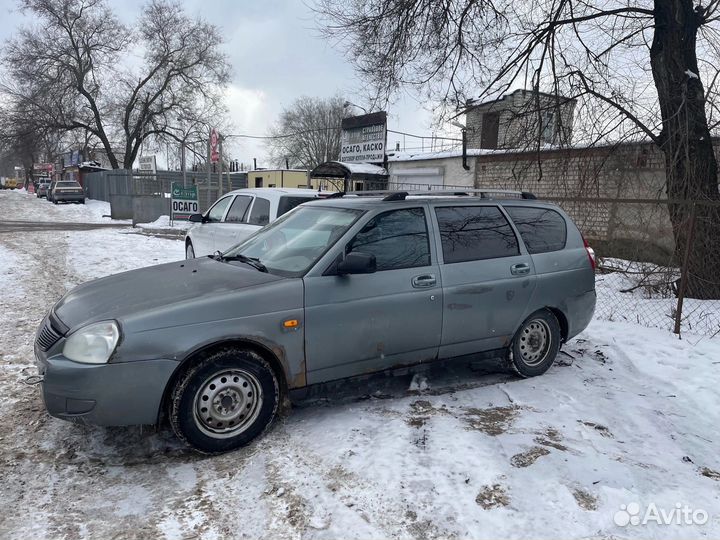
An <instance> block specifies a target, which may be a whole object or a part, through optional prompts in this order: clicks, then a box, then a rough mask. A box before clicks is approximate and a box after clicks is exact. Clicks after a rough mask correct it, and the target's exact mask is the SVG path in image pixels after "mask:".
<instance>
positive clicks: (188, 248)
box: [185, 242, 195, 259]
mask: <svg viewBox="0 0 720 540" xmlns="http://www.w3.org/2000/svg"><path fill="white" fill-rule="evenodd" d="M185 258H186V259H194V258H195V250H194V249H193V245H192V242H188V243H187V244H185Z"/></svg>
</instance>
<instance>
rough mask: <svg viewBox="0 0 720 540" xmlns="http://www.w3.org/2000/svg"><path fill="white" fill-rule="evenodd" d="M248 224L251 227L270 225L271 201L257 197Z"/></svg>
mask: <svg viewBox="0 0 720 540" xmlns="http://www.w3.org/2000/svg"><path fill="white" fill-rule="evenodd" d="M248 223H250V225H267V224H268V223H270V201H268V200H267V199H263V198H262V197H255V203H254V204H253V205H252V210H250V219H248Z"/></svg>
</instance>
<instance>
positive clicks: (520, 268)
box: [510, 263, 530, 276]
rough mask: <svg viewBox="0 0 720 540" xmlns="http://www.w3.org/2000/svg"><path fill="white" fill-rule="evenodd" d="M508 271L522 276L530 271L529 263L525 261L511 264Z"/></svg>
mask: <svg viewBox="0 0 720 540" xmlns="http://www.w3.org/2000/svg"><path fill="white" fill-rule="evenodd" d="M510 273H511V274H512V275H514V276H522V275H525V274H529V273H530V265H529V264H527V263H518V264H513V265H512V266H511V267H510Z"/></svg>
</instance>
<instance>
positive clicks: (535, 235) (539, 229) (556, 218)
mask: <svg viewBox="0 0 720 540" xmlns="http://www.w3.org/2000/svg"><path fill="white" fill-rule="evenodd" d="M505 211H506V212H507V213H508V214H509V215H510V219H512V221H513V223H515V227H517V230H518V231H519V232H520V236H521V237H522V239H523V242H525V247H526V248H527V250H528V253H531V254H537V253H547V252H549V251H558V250H561V249H564V248H565V241H566V239H567V223H565V220H564V219H563V217H562V216H561V215H560V214H559V213H558V212H556V211H555V210H551V209H550V208H533V207H530V206H506V207H505Z"/></svg>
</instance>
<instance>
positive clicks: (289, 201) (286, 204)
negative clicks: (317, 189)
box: [277, 195, 314, 217]
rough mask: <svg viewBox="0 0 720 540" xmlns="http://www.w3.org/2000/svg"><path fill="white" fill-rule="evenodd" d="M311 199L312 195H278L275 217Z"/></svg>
mask: <svg viewBox="0 0 720 540" xmlns="http://www.w3.org/2000/svg"><path fill="white" fill-rule="evenodd" d="M313 199H314V197H290V196H288V195H285V196H284V197H280V201H279V202H278V213H277V217H280V216H282V215H283V214H285V213H287V212H289V211H290V210H292V209H293V208H295V207H296V206H298V205H300V204H302V203H304V202H308V201H312V200H313Z"/></svg>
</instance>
